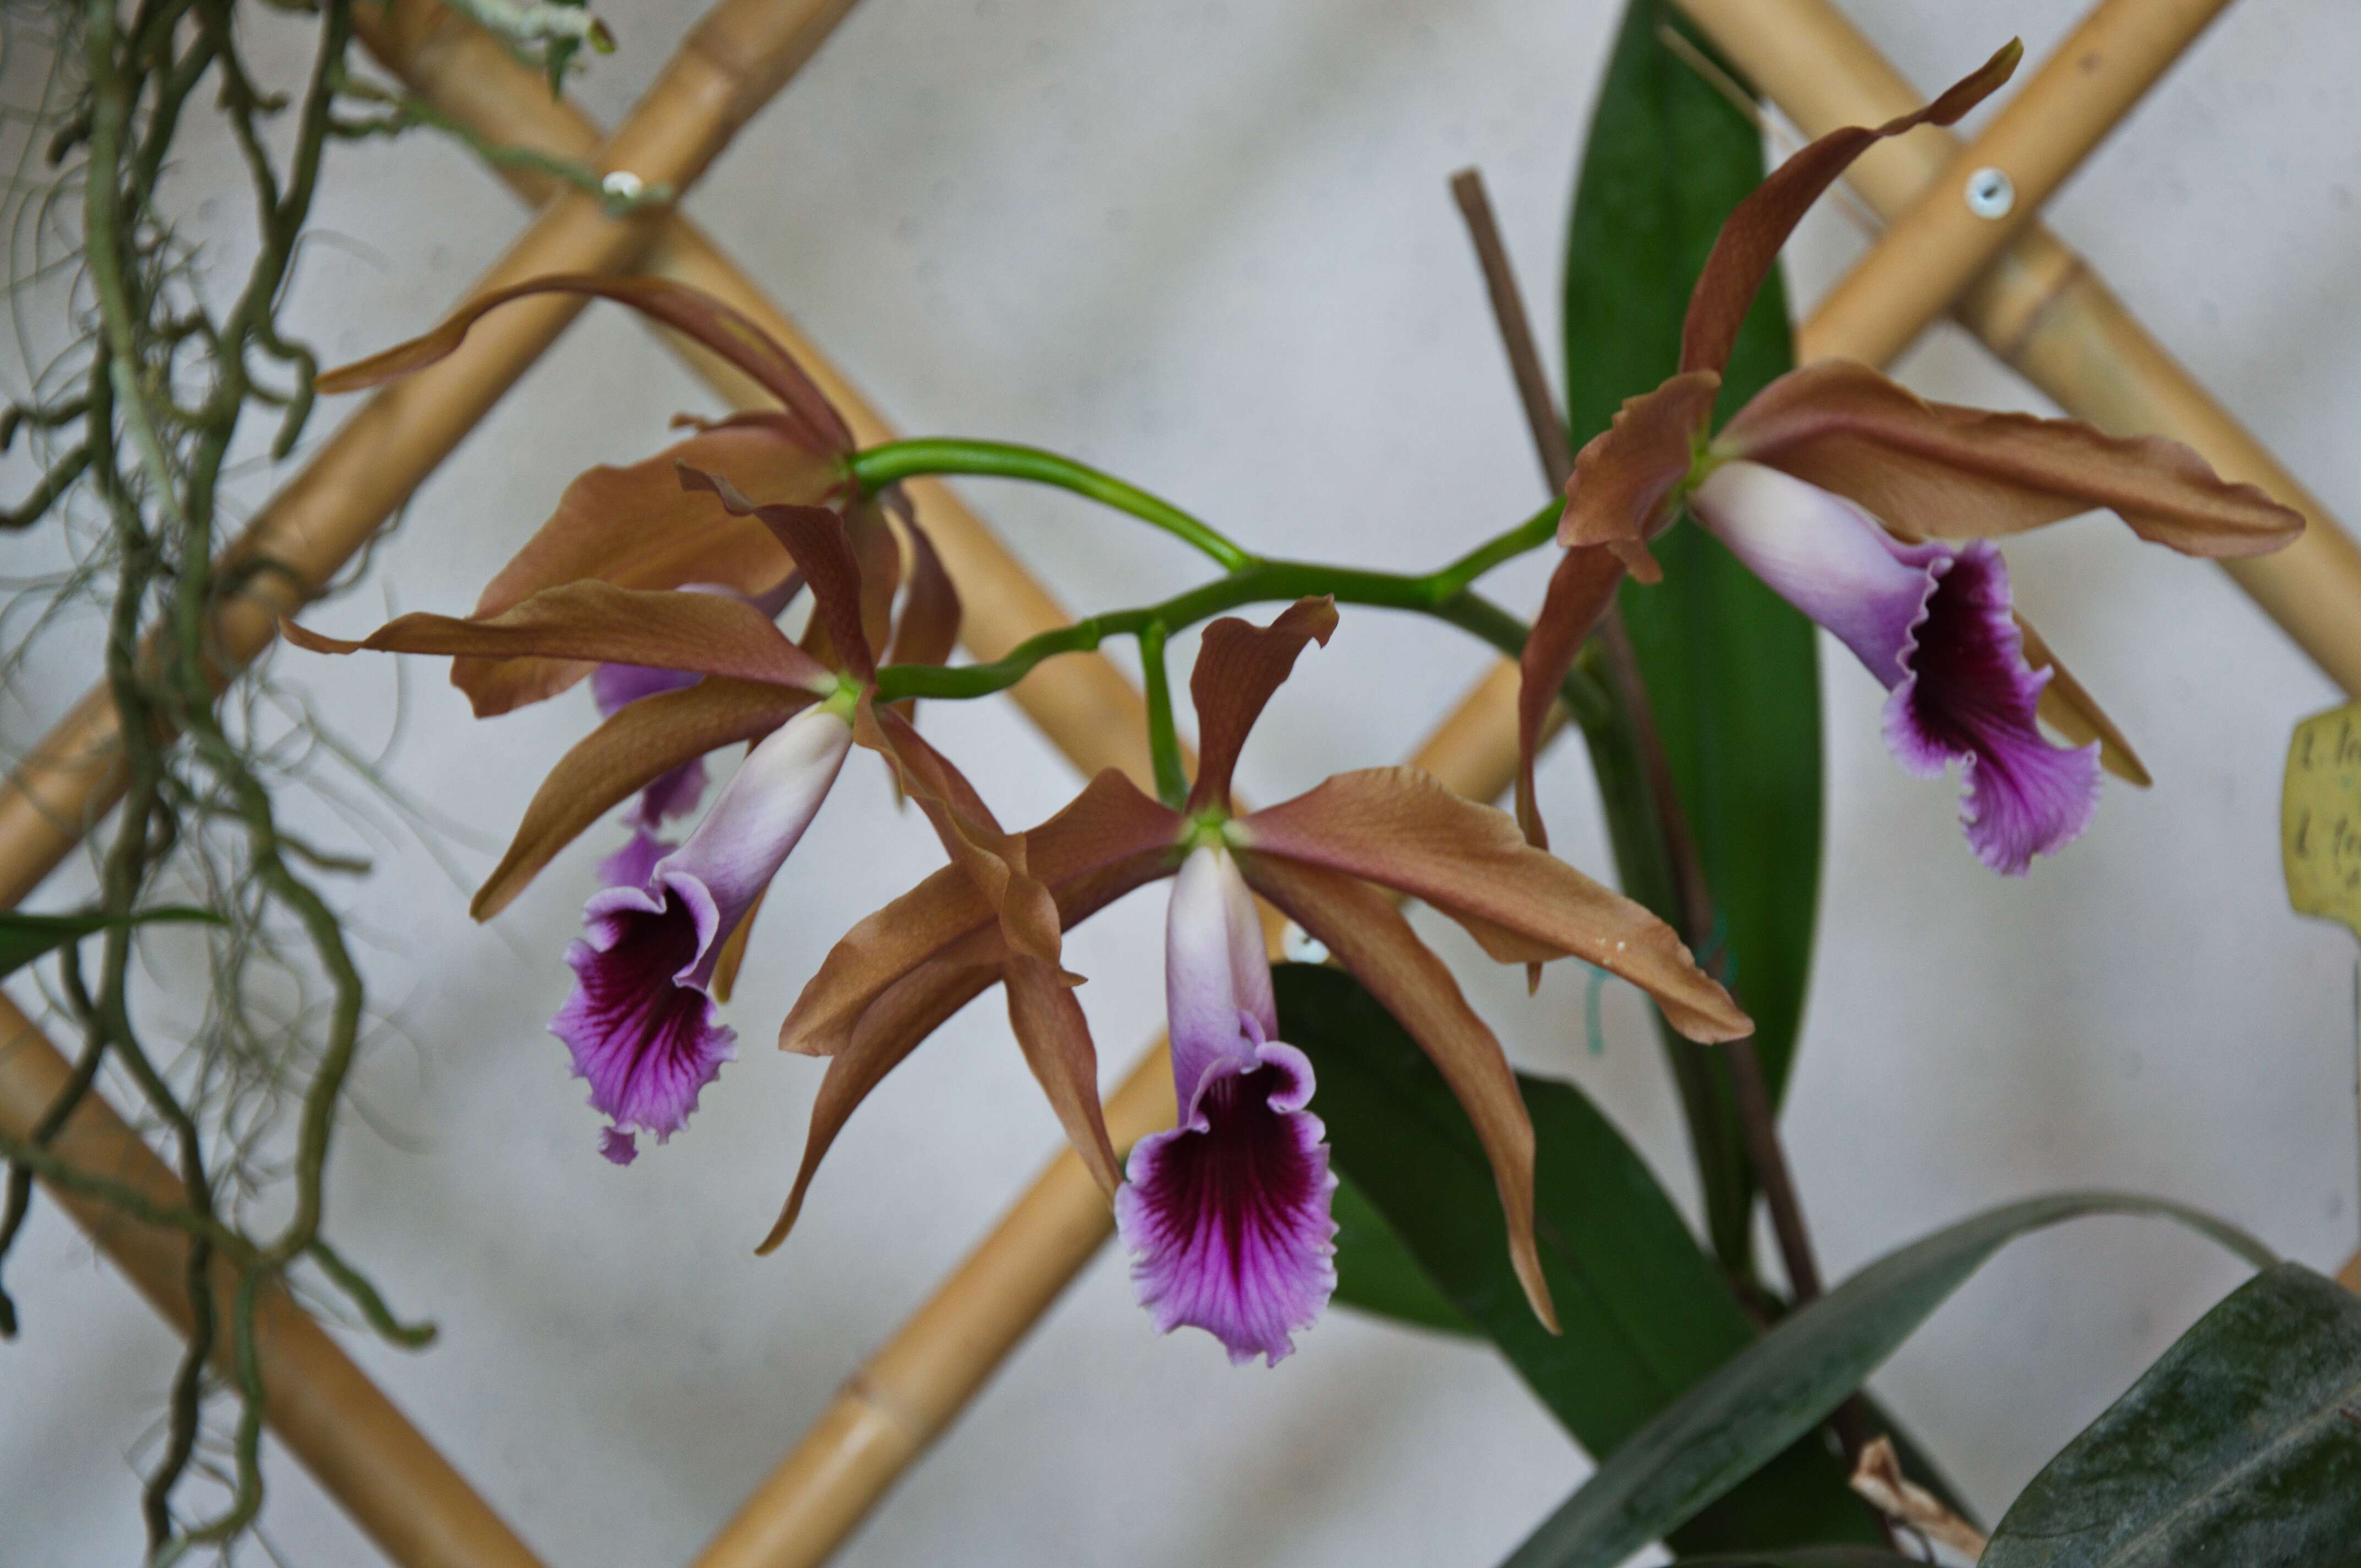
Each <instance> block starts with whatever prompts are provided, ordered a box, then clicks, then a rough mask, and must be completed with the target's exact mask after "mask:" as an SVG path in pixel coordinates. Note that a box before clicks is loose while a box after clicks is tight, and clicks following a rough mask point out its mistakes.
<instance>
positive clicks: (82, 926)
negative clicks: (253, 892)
mask: <svg viewBox="0 0 2361 1568" xmlns="http://www.w3.org/2000/svg"><path fill="white" fill-rule="evenodd" d="M184 921H200V922H203V924H205V925H208V926H219V925H221V924H222V923H223V922H222V917H221V916H218V915H216V914H214V912H213V911H212V910H210V909H183V908H161V909H143V910H141V911H139V912H138V913H137V914H136V915H134V916H131V917H130V918H129V919H128V920H117V919H115V917H114V916H107V915H100V914H95V913H93V914H81V915H27V914H25V913H24V912H23V911H21V910H16V909H8V910H0V975H11V974H14V973H16V971H17V970H20V969H23V968H24V967H25V966H26V965H27V964H28V963H31V962H32V961H33V960H34V959H38V958H39V957H40V956H41V955H42V954H44V953H47V952H49V951H51V950H53V949H55V948H62V947H64V946H65V945H66V944H67V943H68V942H71V941H76V940H79V939H80V938H83V937H88V936H93V935H94V934H96V933H97V932H100V931H104V930H105V929H107V928H108V927H112V926H159V925H168V924H178V923H181V922H184Z"/></svg>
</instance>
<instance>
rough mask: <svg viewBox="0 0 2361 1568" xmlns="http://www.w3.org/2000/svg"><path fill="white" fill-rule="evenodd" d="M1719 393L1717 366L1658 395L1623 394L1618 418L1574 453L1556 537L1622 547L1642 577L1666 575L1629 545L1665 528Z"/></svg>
mask: <svg viewBox="0 0 2361 1568" xmlns="http://www.w3.org/2000/svg"><path fill="white" fill-rule="evenodd" d="M1720 391H1721V374H1720V372H1719V371H1716V370H1691V371H1688V372H1686V374H1683V375H1679V376H1675V377H1674V378H1672V379H1671V380H1669V381H1666V382H1665V383H1664V385H1663V386H1661V387H1658V388H1657V389H1655V390H1654V391H1653V392H1647V393H1643V394H1642V395H1641V396H1639V397H1636V398H1627V399H1625V400H1624V402H1623V406H1622V408H1621V409H1620V410H1618V411H1616V414H1615V422H1614V423H1613V424H1611V425H1609V426H1608V427H1607V428H1606V429H1605V430H1602V431H1600V432H1599V433H1598V434H1597V435H1594V436H1592V437H1591V438H1590V440H1589V441H1588V442H1587V443H1585V444H1584V445H1583V448H1582V450H1581V451H1580V452H1578V453H1576V455H1575V458H1574V473H1573V474H1572V475H1571V476H1570V477H1568V478H1567V479H1566V482H1565V514H1564V515H1563V516H1561V517H1560V518H1559V519H1558V523H1557V542H1558V543H1560V544H1564V545H1566V546H1569V547H1571V546H1575V545H1580V544H1606V545H1620V546H1622V547H1623V548H1622V549H1620V550H1619V551H1618V554H1619V555H1620V556H1621V557H1622V559H1623V564H1624V565H1625V567H1626V568H1629V567H1631V565H1633V564H1634V563H1635V562H1640V563H1643V564H1644V566H1645V569H1646V570H1645V573H1641V572H1634V573H1633V576H1638V577H1640V580H1641V581H1642V582H1650V581H1653V580H1655V579H1656V578H1658V577H1661V576H1664V573H1663V571H1662V569H1661V568H1659V567H1658V566H1657V565H1656V563H1655V559H1654V557H1653V556H1651V555H1649V554H1647V552H1646V551H1645V550H1638V551H1633V550H1632V549H1631V546H1633V545H1635V544H1640V543H1644V542H1645V541H1647V540H1649V539H1652V538H1653V537H1655V535H1657V534H1658V533H1661V532H1664V525H1665V524H1666V523H1668V522H1670V521H1672V513H1673V509H1672V505H1671V501H1672V497H1673V492H1674V491H1675V490H1676V489H1678V488H1680V483H1681V481H1682V480H1683V479H1686V478H1687V477H1688V474H1689V466H1690V465H1691V464H1693V463H1694V462H1696V460H1697V444H1698V443H1699V442H1700V441H1702V440H1703V439H1704V438H1705V433H1706V428H1707V424H1708V421H1710V420H1711V419H1712V418H1713V400H1714V399H1715V398H1716V397H1717V396H1719V394H1720Z"/></svg>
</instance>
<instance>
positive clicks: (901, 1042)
mask: <svg viewBox="0 0 2361 1568" xmlns="http://www.w3.org/2000/svg"><path fill="white" fill-rule="evenodd" d="M979 935H981V936H982V937H983V938H986V939H985V940H984V941H983V942H981V943H978V944H974V945H972V946H971V947H969V948H963V949H961V956H954V955H949V954H947V955H945V956H944V957H942V958H940V959H934V960H931V961H929V962H928V963H925V964H921V965H920V966H918V967H917V969H914V970H911V971H910V972H909V973H908V974H906V975H904V976H903V977H902V978H901V979H900V980H898V981H895V983H894V984H893V985H891V986H889V987H887V988H886V990H885V991H884V993H883V994H882V995H881V996H879V997H878V999H877V1001H876V1004H875V1005H874V1006H873V1007H871V1008H870V1009H869V1011H868V1012H867V1013H866V1014H864V1015H863V1016H862V1020H861V1027H860V1028H859V1029H858V1030H856V1031H855V1032H854V1033H853V1034H852V1035H851V1037H850V1038H849V1039H848V1041H847V1042H846V1044H845V1047H844V1048H843V1049H841V1050H840V1051H838V1052H837V1053H836V1054H835V1055H833V1056H831V1057H830V1058H829V1063H828V1071H827V1073H826V1075H825V1076H823V1077H822V1078H821V1079H820V1083H819V1092H818V1094H817V1095H816V1096H814V1098H813V1100H812V1108H811V1126H810V1129H809V1130H808V1131H807V1132H806V1133H805V1135H804V1154H803V1162H802V1164H801V1166H800V1167H799V1168H797V1169H796V1183H795V1187H794V1189H793V1190H791V1191H790V1192H789V1193H788V1194H787V1201H786V1204H785V1207H784V1208H783V1209H781V1210H780V1212H779V1219H778V1223H776V1224H774V1225H773V1226H772V1227H771V1234H769V1235H767V1236H765V1237H763V1244H762V1245H760V1246H758V1247H756V1248H755V1249H754V1250H755V1251H756V1252H758V1253H767V1252H770V1251H772V1250H773V1249H774V1248H775V1247H777V1246H778V1245H779V1244H780V1243H781V1242H783V1241H785V1240H786V1239H787V1233H788V1232H789V1231H791V1230H793V1229H794V1228H795V1223H796V1215H797V1214H799V1213H801V1212H803V1206H804V1194H805V1193H806V1192H807V1191H808V1190H810V1188H811V1181H812V1178H813V1176H815V1175H816V1174H818V1170H819V1162H820V1161H821V1160H822V1159H823V1158H825V1157H827V1154H828V1151H829V1146H830V1145H832V1144H834V1143H835V1142H836V1136H837V1135H838V1134H839V1133H840V1132H842V1131H843V1130H844V1124H845V1123H846V1122H847V1121H849V1120H851V1116H852V1113H853V1112H854V1111H856V1110H858V1109H859V1108H860V1106H861V1102H862V1101H863V1100H866V1099H868V1098H869V1091H871V1090H873V1089H875V1088H876V1087H877V1086H878V1084H880V1083H882V1082H884V1080H885V1075H886V1074H887V1073H889V1072H892V1071H893V1070H894V1069H895V1068H897V1067H899V1066H901V1065H902V1063H903V1062H904V1060H906V1058H908V1057H909V1055H910V1053H911V1052H912V1051H915V1050H917V1048H918V1047H919V1046H920V1045H921V1044H922V1043H924V1042H925V1040H926V1038H927V1036H929V1035H931V1034H933V1033H934V1032H935V1031H936V1030H937V1029H938V1028H939V1027H941V1026H942V1025H944V1024H945V1023H947V1022H948V1021H950V1018H951V1016H952V1015H953V1014H956V1013H958V1012H959V1010H960V1009H961V1008H962V1007H964V1006H966V1005H967V1004H968V1003H971V1002H972V1001H974V1000H975V999H976V998H977V997H978V996H981V995H983V992H985V991H986V990H988V989H989V988H990V987H991V986H992V985H993V984H994V981H998V980H999V979H1000V962H999V960H1000V959H1001V958H1004V957H1005V956H1006V952H1007V949H1006V948H1003V947H1002V946H1001V945H1000V939H999V934H998V933H997V932H983V933H980V934H979Z"/></svg>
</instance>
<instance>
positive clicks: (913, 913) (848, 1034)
mask: <svg viewBox="0 0 2361 1568" xmlns="http://www.w3.org/2000/svg"><path fill="white" fill-rule="evenodd" d="M625 711H627V712H628V711H629V710H628V709H626V710H625ZM1185 826H1186V822H1185V820H1184V818H1182V817H1181V816H1180V813H1178V812H1176V811H1174V810H1173V809H1172V808H1171V807H1170V806H1165V805H1163V804H1162V803H1161V802H1159V801H1157V800H1155V799H1152V798H1151V797H1149V796H1148V795H1143V794H1142V793H1141V792H1140V790H1139V787H1138V786H1137V784H1133V783H1132V782H1131V781H1130V780H1129V779H1127V778H1126V777H1125V776H1124V775H1123V774H1122V773H1118V772H1116V771H1115V769H1113V768H1109V769H1107V770H1105V771H1104V772H1103V773H1100V774H1099V775H1098V776H1097V777H1095V778H1093V779H1092V780H1091V782H1090V784H1089V785H1088V786H1086V787H1085V788H1084V789H1083V791H1082V794H1081V795H1077V796H1076V797H1075V798H1074V799H1073V800H1072V801H1071V802H1070V803H1069V804H1068V805H1067V806H1066V807H1065V808H1064V809H1063V810H1061V811H1060V812H1059V813H1058V814H1057V815H1056V816H1055V817H1050V818H1049V820H1048V821H1047V822H1044V823H1042V824H1041V825H1040V826H1039V827H1038V828H1033V829H1032V830H1031V831H1030V832H1028V833H1027V834H1026V835H1025V852H1026V866H1027V871H1028V872H1029V873H1030V874H1031V875H1032V876H1033V877H1035V878H1036V879H1037V880H1038V881H1039V882H1040V883H1041V884H1042V885H1043V886H1045V887H1047V888H1049V891H1050V894H1051V896H1052V897H1053V898H1054V899H1055V900H1056V902H1057V909H1058V916H1059V924H1060V928H1061V929H1064V928H1070V927H1073V926H1074V925H1076V924H1078V923H1079V922H1080V921H1081V920H1082V918H1084V917H1085V916H1087V915H1089V914H1091V913H1093V912H1094V911H1096V910H1098V909H1100V908H1103V907H1104V906H1105V905H1107V904H1109V903H1111V902H1113V901H1114V900H1115V899H1116V898H1119V897H1121V896H1122V895H1123V894H1126V893H1127V892H1129V891H1130V890H1131V889H1133V888H1135V887H1138V886H1140V885H1141V884H1142V883H1149V882H1153V881H1155V880H1156V879H1157V878H1158V877H1160V876H1170V874H1171V873H1172V872H1173V871H1174V870H1175V869H1176V868H1178V867H1179V865H1180V850H1181V844H1180V835H1181V832H1182V830H1183V828H1185ZM985 929H994V930H996V920H995V916H994V911H993V909H992V907H991V905H988V904H987V903H986V902H985V900H984V895H983V892H982V891H981V890H980V889H978V888H977V886H976V885H975V883H974V880H973V879H972V877H971V876H969V874H968V873H967V872H965V871H964V870H962V869H961V868H960V867H957V866H946V867H944V868H943V869H942V870H940V871H938V872H935V873H934V874H933V875H931V876H929V877H928V878H927V879H926V880H925V881H923V882H921V883H918V885H917V887H915V888H912V889H911V890H910V891H909V892H907V893H906V894H902V895H901V896H900V897H899V898H896V899H895V900H894V901H893V902H892V903H891V904H888V905H885V907H884V908H883V909H880V910H878V911H877V912H876V913H875V914H873V915H871V916H868V917H867V918H865V919H863V920H862V921H861V922H860V923H859V924H857V925H855V926H854V927H852V929H851V930H850V931H848V932H846V933H845V934H844V936H843V938H841V939H840V940H839V941H838V942H837V944H836V946H835V947H834V948H832V949H830V950H829V955H828V958H827V959H825V960H824V961H823V962H822V963H821V964H820V967H819V970H818V972H817V973H815V974H814V975H813V976H812V977H811V979H810V981H807V983H806V984H805V986H804V989H803V994H802V995H800V996H798V997H797V998H796V1004H795V1006H794V1007H793V1008H791V1009H790V1010H789V1011H788V1013H787V1016H786V1020H785V1022H784V1023H783V1024H781V1025H779V1045H780V1047H781V1048H782V1049H784V1050H790V1051H799V1052H802V1053H804V1054H806V1055H810V1056H832V1055H834V1054H836V1053H837V1052H839V1051H840V1050H842V1049H844V1048H845V1047H846V1046H847V1045H848V1044H850V1043H851V1040H852V1039H853V1038H854V1037H855V1034H856V1030H857V1028H858V1027H859V1026H860V1025H861V1021H862V1014H863V1013H864V1012H865V1011H866V1010H868V1009H870V1008H871V1007H872V1006H873V1004H874V1003H878V1001H879V999H880V997H881V996H883V994H884V992H886V991H887V990H888V989H889V988H890V987H892V986H893V985H895V983H896V982H898V981H900V980H901V979H902V978H903V977H904V976H906V975H908V974H910V973H912V972H913V971H915V970H917V969H918V968H919V967H920V966H921V965H923V964H926V963H928V962H929V961H931V960H933V959H936V958H938V957H939V956H940V955H941V954H942V953H944V952H945V951H946V950H947V949H949V948H950V947H951V946H952V945H953V944H955V943H958V942H960V941H962V940H964V939H966V938H969V937H971V936H972V935H973V934H974V933H976V932H978V931H982V930H985ZM999 939H1000V938H998V937H997V936H996V935H995V936H994V941H998V940H999Z"/></svg>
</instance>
